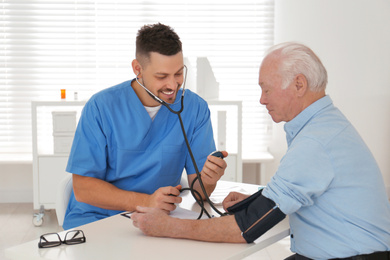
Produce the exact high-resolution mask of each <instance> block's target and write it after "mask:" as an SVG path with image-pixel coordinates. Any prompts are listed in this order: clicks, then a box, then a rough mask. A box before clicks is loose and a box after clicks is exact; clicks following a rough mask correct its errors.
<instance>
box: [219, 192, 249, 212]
mask: <svg viewBox="0 0 390 260" xmlns="http://www.w3.org/2000/svg"><path fill="white" fill-rule="evenodd" d="M249 196H250V195H245V194H242V193H239V192H235V191H233V192H230V193H229V195H227V196H226V198H225V199H224V200H223V202H222V206H223V208H224V210H226V211H227V208H229V207H231V206H233V205H234V204H236V203H238V202H240V201H242V200H244V199H246V198H248V197H249Z"/></svg>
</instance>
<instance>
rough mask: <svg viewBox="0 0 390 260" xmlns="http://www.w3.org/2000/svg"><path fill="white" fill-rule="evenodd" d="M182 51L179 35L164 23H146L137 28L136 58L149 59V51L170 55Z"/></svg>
mask: <svg viewBox="0 0 390 260" xmlns="http://www.w3.org/2000/svg"><path fill="white" fill-rule="evenodd" d="M181 51H182V43H181V41H180V37H179V36H178V35H177V34H176V32H174V30H173V29H172V28H171V27H169V26H167V25H164V24H161V23H157V24H147V25H144V26H142V27H141V29H139V31H138V34H137V38H136V51H135V55H136V59H137V60H139V61H141V60H143V59H145V58H147V59H149V57H150V52H157V53H159V54H162V55H166V56H172V55H175V54H177V53H179V52H181Z"/></svg>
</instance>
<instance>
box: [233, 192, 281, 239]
mask: <svg viewBox="0 0 390 260" xmlns="http://www.w3.org/2000/svg"><path fill="white" fill-rule="evenodd" d="M261 192H262V191H258V192H256V193H255V194H253V195H252V196H249V197H248V198H246V199H245V200H243V201H241V202H239V203H236V204H235V205H233V206H231V207H229V208H228V209H227V210H228V212H230V213H234V217H235V219H236V222H237V224H238V226H239V227H240V229H241V231H242V236H243V237H244V239H245V240H246V242H247V243H252V242H253V241H255V240H256V239H257V238H259V237H260V236H261V235H263V234H264V233H265V232H267V231H268V230H269V229H271V228H272V227H273V226H275V225H276V224H278V223H279V222H280V221H282V220H283V219H284V218H285V217H286V215H285V214H284V213H283V212H282V211H281V210H280V209H279V207H278V206H276V204H275V202H273V201H272V200H270V199H268V198H266V197H264V196H263V195H262V194H261Z"/></svg>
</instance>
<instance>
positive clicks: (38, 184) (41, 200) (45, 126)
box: [31, 100, 85, 226]
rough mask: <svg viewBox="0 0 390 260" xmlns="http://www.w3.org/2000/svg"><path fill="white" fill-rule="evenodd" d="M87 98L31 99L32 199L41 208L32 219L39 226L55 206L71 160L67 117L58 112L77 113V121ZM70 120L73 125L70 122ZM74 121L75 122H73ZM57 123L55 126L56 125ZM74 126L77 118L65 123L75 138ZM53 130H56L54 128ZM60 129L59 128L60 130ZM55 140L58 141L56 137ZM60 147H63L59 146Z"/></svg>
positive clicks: (37, 207)
mask: <svg viewBox="0 0 390 260" xmlns="http://www.w3.org/2000/svg"><path fill="white" fill-rule="evenodd" d="M84 105H85V101H67V100H61V101H33V102H32V103H31V119H32V120H31V122H32V144H33V147H32V149H33V150H32V152H33V195H34V198H33V201H34V210H40V211H39V213H37V214H34V219H33V223H34V225H36V226H40V225H41V224H42V223H43V217H44V210H45V209H54V208H55V198H56V192H57V187H58V185H59V183H60V181H61V180H62V179H63V178H64V177H65V176H66V174H68V173H66V171H65V168H66V164H67V162H68V156H69V150H68V149H64V148H63V147H67V146H65V145H64V144H63V143H62V139H61V136H60V138H58V133H60V134H64V132H61V129H57V128H58V127H60V128H61V127H62V126H61V124H64V122H66V120H60V121H61V122H60V123H58V122H56V120H54V122H53V117H54V118H56V117H55V115H57V114H60V115H69V112H70V113H76V115H77V116H76V121H77V119H78V118H79V117H80V113H81V110H82V108H83V106H84ZM69 124H71V126H69ZM72 124H73V125H72ZM53 126H54V127H53ZM74 128H75V122H73V123H67V124H65V125H64V126H63V127H62V129H65V130H66V131H65V132H67V134H65V137H67V138H69V130H70V131H71V136H70V138H71V139H73V137H72V135H73V134H74V130H73V133H72V130H71V129H74ZM53 130H54V131H53ZM58 130H60V131H58ZM54 140H55V141H54ZM58 147H60V148H61V149H58Z"/></svg>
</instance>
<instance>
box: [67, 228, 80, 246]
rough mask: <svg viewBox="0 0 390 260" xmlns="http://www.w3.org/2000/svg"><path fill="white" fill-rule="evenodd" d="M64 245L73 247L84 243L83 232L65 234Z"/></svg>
mask: <svg viewBox="0 0 390 260" xmlns="http://www.w3.org/2000/svg"><path fill="white" fill-rule="evenodd" d="M64 243H65V244H67V245H75V244H81V243H85V236H84V233H83V231H81V230H72V231H69V232H68V233H66V235H65V241H64Z"/></svg>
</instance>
